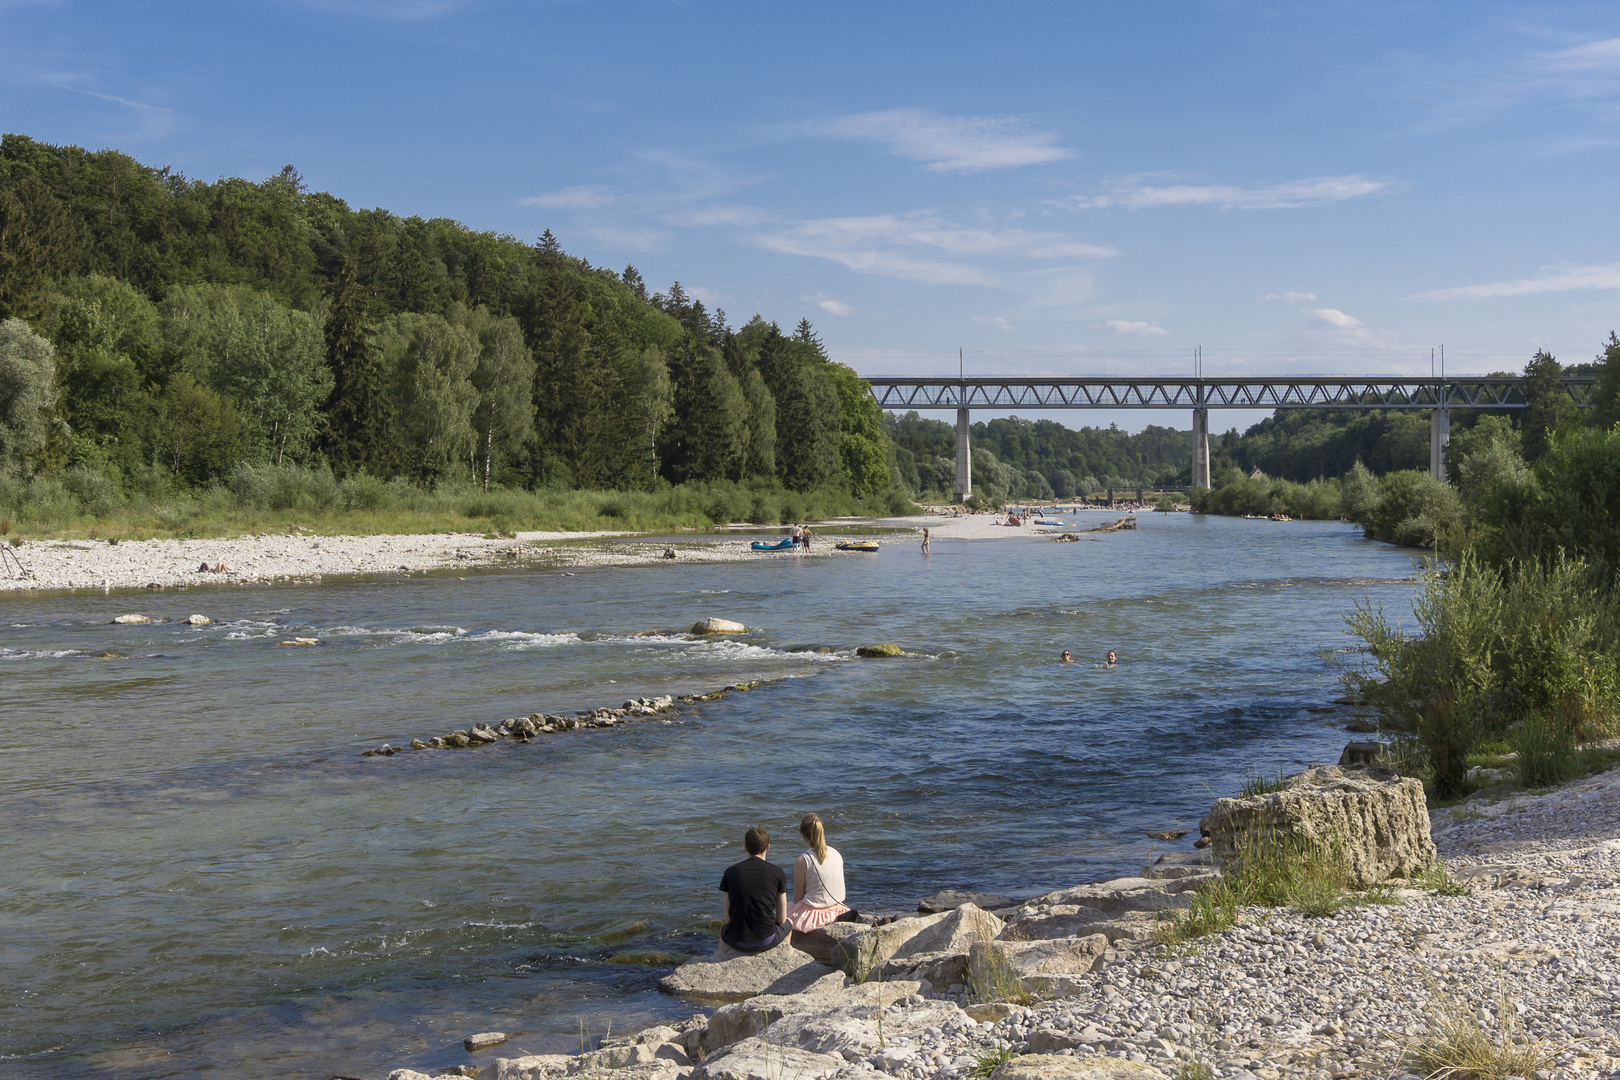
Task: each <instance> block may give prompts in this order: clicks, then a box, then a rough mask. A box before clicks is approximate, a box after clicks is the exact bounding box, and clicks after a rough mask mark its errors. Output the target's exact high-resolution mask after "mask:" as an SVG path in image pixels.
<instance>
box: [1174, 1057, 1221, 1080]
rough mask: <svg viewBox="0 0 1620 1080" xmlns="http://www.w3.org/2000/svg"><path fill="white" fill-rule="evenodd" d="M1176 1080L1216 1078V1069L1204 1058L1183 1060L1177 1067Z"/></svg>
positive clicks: (1207, 1079) (1212, 1079) (1210, 1079)
mask: <svg viewBox="0 0 1620 1080" xmlns="http://www.w3.org/2000/svg"><path fill="white" fill-rule="evenodd" d="M1176 1080H1215V1070H1214V1069H1212V1068H1211V1067H1210V1064H1209V1062H1207V1061H1205V1060H1203V1059H1202V1058H1196V1059H1194V1060H1192V1061H1183V1062H1182V1063H1181V1065H1180V1066H1179V1067H1178V1068H1177V1069H1176Z"/></svg>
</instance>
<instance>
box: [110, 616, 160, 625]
mask: <svg viewBox="0 0 1620 1080" xmlns="http://www.w3.org/2000/svg"><path fill="white" fill-rule="evenodd" d="M151 621H152V617H151V616H150V615H120V616H118V617H117V618H115V619H113V625H114V626H144V625H146V624H147V623H149V622H151Z"/></svg>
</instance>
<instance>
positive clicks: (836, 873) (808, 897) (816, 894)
mask: <svg viewBox="0 0 1620 1080" xmlns="http://www.w3.org/2000/svg"><path fill="white" fill-rule="evenodd" d="M804 861H805V862H807V863H809V864H810V872H809V873H807V874H806V875H805V879H804V902H805V903H807V904H809V905H810V906H811V907H832V906H833V905H834V904H842V903H843V902H844V857H843V856H842V855H840V854H838V849H837V848H835V847H831V846H829V847H828V848H827V861H826V862H824V863H818V862H816V853H815V852H813V851H806V852H805V853H804Z"/></svg>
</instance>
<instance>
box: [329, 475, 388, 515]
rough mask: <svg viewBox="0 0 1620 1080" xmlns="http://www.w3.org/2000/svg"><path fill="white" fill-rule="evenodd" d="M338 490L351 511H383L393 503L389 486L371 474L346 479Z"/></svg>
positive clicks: (344, 503)
mask: <svg viewBox="0 0 1620 1080" xmlns="http://www.w3.org/2000/svg"><path fill="white" fill-rule="evenodd" d="M338 490H339V492H340V494H341V495H342V498H343V505H344V506H345V507H346V508H347V509H350V510H381V509H383V508H385V507H387V506H388V505H389V504H390V503H391V502H392V501H393V500H392V497H391V496H392V492H391V491H390V490H389V487H388V485H387V484H386V483H384V482H383V481H381V480H379V479H377V478H376V477H375V476H372V475H370V474H369V473H355V474H354V475H353V476H346V477H344V478H343V482H342V483H341V484H339V485H338Z"/></svg>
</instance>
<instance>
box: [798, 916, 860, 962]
mask: <svg viewBox="0 0 1620 1080" xmlns="http://www.w3.org/2000/svg"><path fill="white" fill-rule="evenodd" d="M870 929H872V928H871V927H870V926H865V925H863V924H861V923H854V922H831V923H828V924H827V925H826V926H823V927H821V928H820V929H819V930H812V931H810V932H809V933H808V934H805V933H800V932H799V931H797V930H795V931H794V932H793V947H794V948H795V949H798V950H800V951H801V952H806V953H809V954H810V955H811V956H813V957H815V958H816V959H817V960H820V961H821V962H822V963H823V964H826V965H827V966H828V967H834V968H837V969H839V970H840V971H851V970H853V969H854V966H855V964H854V961H855V957H856V956H857V955H858V953H859V947H858V946H857V945H856V942H857V941H858V940H859V939H860V937H861V935H862V934H864V933H866V932H867V931H868V930H870Z"/></svg>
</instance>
